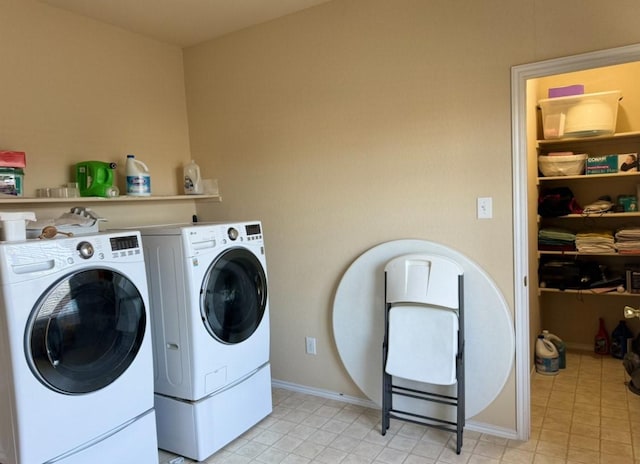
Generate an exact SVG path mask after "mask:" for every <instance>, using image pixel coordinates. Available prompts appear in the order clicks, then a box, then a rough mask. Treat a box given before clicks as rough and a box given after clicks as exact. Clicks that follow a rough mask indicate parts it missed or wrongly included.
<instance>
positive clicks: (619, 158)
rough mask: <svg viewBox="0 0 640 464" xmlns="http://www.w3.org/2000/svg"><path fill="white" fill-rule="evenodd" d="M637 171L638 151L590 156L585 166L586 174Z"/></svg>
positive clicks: (631, 172) (630, 172)
mask: <svg viewBox="0 0 640 464" xmlns="http://www.w3.org/2000/svg"><path fill="white" fill-rule="evenodd" d="M637 172H638V154H637V153H621V154H618V153H616V154H611V155H603V156H590V157H589V158H587V165H586V167H585V173H586V174H616V173H618V174H633V173H637Z"/></svg>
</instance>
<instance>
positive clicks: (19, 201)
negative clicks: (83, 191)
mask: <svg viewBox="0 0 640 464" xmlns="http://www.w3.org/2000/svg"><path fill="white" fill-rule="evenodd" d="M194 200H195V201H208V202H221V201H222V197H221V196H220V195H151V196H148V197H133V196H126V195H122V196H119V197H114V198H103V197H71V198H39V197H11V198H8V196H3V197H0V205H11V206H17V205H51V204H69V203H101V204H104V205H107V204H124V203H136V202H146V201H165V202H166V201H194Z"/></svg>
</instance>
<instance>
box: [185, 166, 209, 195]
mask: <svg viewBox="0 0 640 464" xmlns="http://www.w3.org/2000/svg"><path fill="white" fill-rule="evenodd" d="M182 172H183V175H184V193H185V194H186V195H202V193H203V191H204V189H203V186H202V176H200V166H198V165H197V164H196V162H195V161H193V160H191V161H189V162H188V163H187V164H185V165H184V167H183V169H182Z"/></svg>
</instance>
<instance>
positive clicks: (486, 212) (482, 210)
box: [478, 197, 493, 219]
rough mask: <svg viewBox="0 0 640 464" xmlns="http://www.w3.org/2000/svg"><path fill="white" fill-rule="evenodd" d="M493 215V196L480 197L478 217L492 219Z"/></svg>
mask: <svg viewBox="0 0 640 464" xmlns="http://www.w3.org/2000/svg"><path fill="white" fill-rule="evenodd" d="M492 217H493V198H491V197H478V219H491V218H492Z"/></svg>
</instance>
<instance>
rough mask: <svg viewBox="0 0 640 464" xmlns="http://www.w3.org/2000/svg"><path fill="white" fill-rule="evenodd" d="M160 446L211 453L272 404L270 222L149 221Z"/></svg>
mask: <svg viewBox="0 0 640 464" xmlns="http://www.w3.org/2000/svg"><path fill="white" fill-rule="evenodd" d="M140 231H141V233H142V241H143V246H144V248H145V260H146V263H147V275H148V278H149V294H150V299H151V308H152V322H153V334H154V337H153V345H154V369H155V382H154V383H155V392H156V395H155V407H156V414H157V427H158V444H159V446H160V448H163V449H166V450H169V451H172V452H175V453H178V454H181V455H183V456H187V457H189V458H192V459H197V460H204V459H205V458H206V457H208V456H210V455H211V454H213V453H214V452H215V451H217V450H218V449H220V448H221V447H222V446H224V445H225V444H227V443H228V442H230V441H231V440H233V439H234V438H236V437H238V436H239V435H241V434H242V433H244V432H245V431H247V430H248V429H249V428H250V427H252V426H253V425H255V424H256V423H257V422H258V421H260V420H262V419H263V418H264V417H266V416H267V415H268V414H270V413H271V410H272V401H271V370H270V364H269V337H270V334H269V300H268V297H267V266H266V258H265V248H264V239H263V233H262V224H261V223H260V222H259V221H251V222H237V223H224V224H221V223H201V224H198V223H195V224H173V225H166V226H154V227H143V228H141V229H140Z"/></svg>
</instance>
